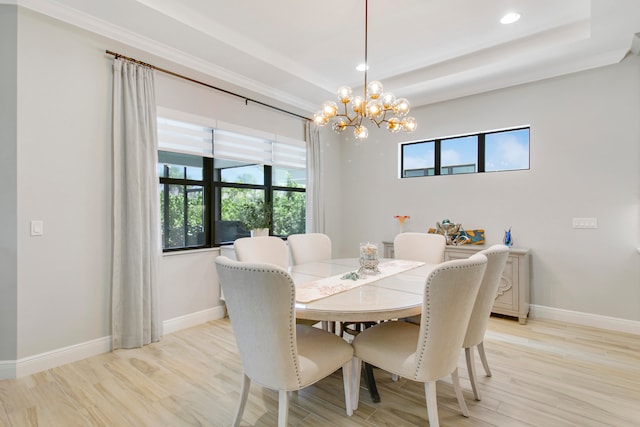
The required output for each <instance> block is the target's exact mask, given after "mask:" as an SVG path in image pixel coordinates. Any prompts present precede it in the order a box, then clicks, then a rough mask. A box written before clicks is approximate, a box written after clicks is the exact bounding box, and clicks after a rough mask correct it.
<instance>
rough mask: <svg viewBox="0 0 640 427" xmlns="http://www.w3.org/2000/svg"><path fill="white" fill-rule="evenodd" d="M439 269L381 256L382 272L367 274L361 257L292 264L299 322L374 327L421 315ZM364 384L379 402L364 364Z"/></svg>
mask: <svg viewBox="0 0 640 427" xmlns="http://www.w3.org/2000/svg"><path fill="white" fill-rule="evenodd" d="M436 266H437V264H427V263H423V262H416V261H405V260H397V259H384V258H381V259H380V260H379V264H378V267H379V268H376V270H378V271H379V273H378V274H363V273H362V272H360V273H358V271H359V270H360V260H359V259H358V258H339V259H328V260H323V261H315V262H311V263H307V264H299V265H293V266H291V267H290V268H289V273H290V274H291V277H292V278H293V280H294V283H295V285H296V303H295V307H296V318H298V319H306V320H315V321H319V322H343V323H362V324H365V323H369V324H370V323H376V322H380V321H386V320H394V319H401V318H405V317H411V316H416V315H419V314H420V313H421V312H422V301H423V295H424V286H425V281H426V278H427V276H428V275H429V273H430V272H431V271H432V270H433V269H434V268H435V267H436ZM360 271H362V270H360ZM365 383H366V384H367V386H368V388H369V392H370V394H371V397H372V399H373V401H374V402H379V401H380V397H379V395H378V393H377V389H376V387H375V380H374V379H373V370H372V369H371V367H370V366H365Z"/></svg>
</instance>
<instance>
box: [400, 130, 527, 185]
mask: <svg viewBox="0 0 640 427" xmlns="http://www.w3.org/2000/svg"><path fill="white" fill-rule="evenodd" d="M522 169H529V127H523V128H517V129H507V130H499V131H492V132H481V133H477V134H472V135H464V136H456V137H447V138H437V139H433V140H429V141H419V142H407V143H404V144H401V145H400V177H401V178H412V177H418V176H434V175H457V174H466V173H479V172H480V173H481V172H498V171H512V170H522Z"/></svg>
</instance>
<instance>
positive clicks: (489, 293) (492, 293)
mask: <svg viewBox="0 0 640 427" xmlns="http://www.w3.org/2000/svg"><path fill="white" fill-rule="evenodd" d="M478 253H480V254H482V255H484V256H486V257H487V269H486V270H485V272H484V276H483V277H482V282H481V284H480V290H479V291H478V296H477V297H476V302H475V304H474V306H473V311H472V312H471V318H470V319H469V326H468V328H467V333H466V336H465V337H464V341H463V343H462V347H464V351H465V356H466V359H467V371H468V372H469V380H470V381H471V388H472V390H473V397H474V398H475V399H476V400H480V390H479V389H478V380H477V377H476V369H475V362H474V360H473V348H474V347H476V348H477V349H478V355H479V356H480V360H481V361H482V366H483V367H484V371H485V373H486V374H487V376H488V377H490V376H491V370H490V369H489V363H488V362H487V356H486V354H485V352H484V334H485V332H486V330H487V323H488V322H489V316H490V315H491V308H492V307H493V303H494V301H495V299H496V294H497V292H498V286H499V285H500V279H501V277H502V272H503V271H504V267H505V265H506V263H507V258H508V257H509V248H508V247H506V246H505V245H493V246H491V247H489V248H487V249H485V250H483V251H480V252H478Z"/></svg>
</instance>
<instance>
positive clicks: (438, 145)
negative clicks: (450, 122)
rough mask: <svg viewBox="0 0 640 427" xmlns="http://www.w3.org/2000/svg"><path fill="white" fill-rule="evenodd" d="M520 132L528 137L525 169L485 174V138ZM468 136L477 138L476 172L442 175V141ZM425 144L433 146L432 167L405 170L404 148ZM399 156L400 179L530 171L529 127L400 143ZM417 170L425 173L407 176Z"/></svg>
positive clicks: (502, 170)
mask: <svg viewBox="0 0 640 427" xmlns="http://www.w3.org/2000/svg"><path fill="white" fill-rule="evenodd" d="M520 130H527V132H528V136H529V138H528V144H527V148H528V150H529V155H528V160H529V162H528V167H527V168H520V169H501V170H492V171H488V172H487V171H486V145H485V140H486V136H487V135H492V134H498V133H504V132H515V131H520ZM470 136H475V137H476V138H477V144H478V148H477V170H476V171H475V172H461V173H444V174H443V173H442V141H446V140H451V139H456V138H464V137H470ZM425 143H433V144H434V159H433V160H434V162H433V163H434V165H433V168H431V167H427V168H419V169H405V151H404V148H405V147H408V146H411V145H416V144H425ZM399 156H400V161H399V171H398V176H399V178H400V179H406V178H421V177H430V176H451V175H469V174H475V173H491V172H514V171H522V170H530V169H531V126H529V125H527V126H517V127H512V128H507V129H498V130H491V131H484V132H477V133H469V134H462V135H454V136H446V137H440V138H433V139H427V140H421V141H410V142H402V143H400V146H399ZM455 166H457V165H454V166H447V167H448V168H452V167H455ZM460 166H462V165H460ZM418 170H424V171H425V173H423V174H420V175H416V174H413V175H412V174H407V171H418ZM431 170H433V173H432V174H430V173H429V172H430V171H431Z"/></svg>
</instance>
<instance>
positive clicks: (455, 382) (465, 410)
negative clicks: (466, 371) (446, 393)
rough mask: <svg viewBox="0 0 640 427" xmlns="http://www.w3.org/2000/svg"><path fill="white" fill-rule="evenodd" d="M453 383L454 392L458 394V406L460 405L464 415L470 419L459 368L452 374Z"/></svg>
mask: <svg viewBox="0 0 640 427" xmlns="http://www.w3.org/2000/svg"><path fill="white" fill-rule="evenodd" d="M451 382H452V383H453V391H455V392H456V398H457V399H458V405H460V410H461V411H462V415H463V416H465V417H467V418H469V409H468V408H467V402H465V401H464V396H463V395H462V389H461V388H460V377H459V376H458V368H456V369H454V370H453V372H451Z"/></svg>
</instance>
